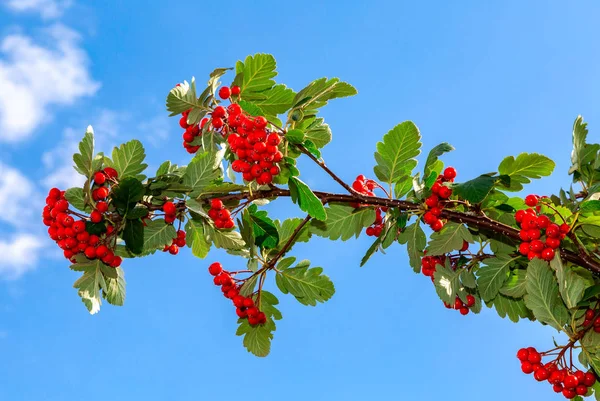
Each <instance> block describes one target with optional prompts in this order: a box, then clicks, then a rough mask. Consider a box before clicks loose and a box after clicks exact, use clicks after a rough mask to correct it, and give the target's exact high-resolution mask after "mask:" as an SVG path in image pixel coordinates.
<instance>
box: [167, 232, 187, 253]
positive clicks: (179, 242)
mask: <svg viewBox="0 0 600 401" xmlns="http://www.w3.org/2000/svg"><path fill="white" fill-rule="evenodd" d="M185 235H186V234H185V231H183V230H178V231H177V238H173V242H172V243H171V245H165V247H164V249H163V252H169V253H170V254H171V255H177V254H178V253H179V248H181V247H183V246H185Z"/></svg>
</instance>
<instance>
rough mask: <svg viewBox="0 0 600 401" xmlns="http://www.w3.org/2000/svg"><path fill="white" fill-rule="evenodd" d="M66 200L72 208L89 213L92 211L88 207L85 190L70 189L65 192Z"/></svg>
mask: <svg viewBox="0 0 600 401" xmlns="http://www.w3.org/2000/svg"><path fill="white" fill-rule="evenodd" d="M65 198H66V199H67V201H68V202H69V203H70V204H71V206H75V207H76V208H77V209H79V210H81V211H83V212H87V211H90V210H91V209H90V207H89V206H86V202H85V195H84V194H83V189H82V188H79V187H74V188H69V189H67V190H66V191H65Z"/></svg>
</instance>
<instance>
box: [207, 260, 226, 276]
mask: <svg viewBox="0 0 600 401" xmlns="http://www.w3.org/2000/svg"><path fill="white" fill-rule="evenodd" d="M222 271H223V266H221V264H220V263H219V262H215V263H213V264H211V265H210V266H208V272H209V273H210V274H212V275H213V276H218V275H219V274H221V272H222Z"/></svg>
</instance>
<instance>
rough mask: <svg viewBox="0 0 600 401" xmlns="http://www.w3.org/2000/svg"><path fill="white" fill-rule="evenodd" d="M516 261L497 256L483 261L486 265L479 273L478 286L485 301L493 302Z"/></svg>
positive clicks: (503, 255)
mask: <svg viewBox="0 0 600 401" xmlns="http://www.w3.org/2000/svg"><path fill="white" fill-rule="evenodd" d="M514 260H515V258H511V257H510V256H509V255H505V254H496V256H495V257H494V258H490V259H485V260H484V261H483V263H484V265H483V266H481V267H480V268H479V270H478V271H477V276H478V279H477V284H478V286H479V293H480V294H481V298H483V300H484V301H486V302H487V301H491V300H492V299H494V298H495V297H496V295H498V292H499V291H500V289H501V288H502V287H503V285H504V283H505V282H506V280H507V279H508V277H509V275H508V274H509V269H510V266H511V264H512V263H513V262H514Z"/></svg>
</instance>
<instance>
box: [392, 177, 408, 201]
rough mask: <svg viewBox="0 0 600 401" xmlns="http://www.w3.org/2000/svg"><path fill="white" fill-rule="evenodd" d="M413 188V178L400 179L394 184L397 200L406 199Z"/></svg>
mask: <svg viewBox="0 0 600 401" xmlns="http://www.w3.org/2000/svg"><path fill="white" fill-rule="evenodd" d="M412 186H413V178H412V177H411V176H409V175H406V176H404V177H403V178H400V179H399V180H398V181H397V182H396V184H394V196H395V197H396V199H400V198H402V197H404V196H405V195H406V194H408V193H409V192H410V190H411V189H412Z"/></svg>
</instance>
